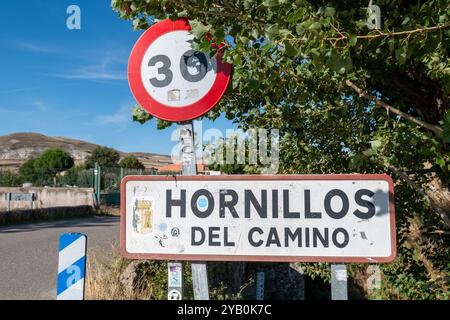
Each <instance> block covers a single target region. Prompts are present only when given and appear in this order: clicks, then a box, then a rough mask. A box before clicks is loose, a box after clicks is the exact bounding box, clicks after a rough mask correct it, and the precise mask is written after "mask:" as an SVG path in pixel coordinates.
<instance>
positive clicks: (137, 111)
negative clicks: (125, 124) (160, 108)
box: [131, 105, 153, 124]
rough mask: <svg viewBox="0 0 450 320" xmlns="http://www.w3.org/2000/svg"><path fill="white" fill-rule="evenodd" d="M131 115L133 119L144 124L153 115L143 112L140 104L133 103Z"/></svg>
mask: <svg viewBox="0 0 450 320" xmlns="http://www.w3.org/2000/svg"><path fill="white" fill-rule="evenodd" d="M131 115H132V117H133V121H136V122H139V123H140V124H144V123H146V122H147V121H149V120H150V119H152V118H153V116H151V115H150V114H149V113H147V112H145V110H144V109H142V107H141V106H140V105H135V106H134V107H133V109H132V110H131Z"/></svg>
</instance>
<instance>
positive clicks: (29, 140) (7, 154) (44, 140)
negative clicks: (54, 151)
mask: <svg viewBox="0 0 450 320" xmlns="http://www.w3.org/2000/svg"><path fill="white" fill-rule="evenodd" d="M97 147H98V145H96V144H93V143H89V142H86V141H81V140H74V139H69V138H63V137H49V136H45V135H43V134H39V133H14V134H10V135H5V136H0V169H3V170H12V171H16V170H17V169H18V168H19V167H20V165H21V164H22V163H23V162H25V161H26V160H27V159H29V158H31V157H37V156H39V155H40V154H41V153H42V152H44V151H45V150H47V149H51V148H60V149H63V150H65V151H67V152H69V153H70V154H71V155H72V157H73V158H74V159H75V162H76V164H82V163H83V162H84V161H85V160H86V158H87V157H88V156H89V155H90V154H91V152H92V151H93V150H94V149H95V148H97ZM120 154H121V157H125V156H130V155H133V156H135V157H137V158H138V159H139V160H140V161H141V162H142V163H143V164H144V165H145V166H146V167H147V168H150V167H158V166H164V165H167V164H170V163H172V162H171V160H170V157H169V156H166V155H159V154H153V153H143V152H136V153H124V152H121V153H120Z"/></svg>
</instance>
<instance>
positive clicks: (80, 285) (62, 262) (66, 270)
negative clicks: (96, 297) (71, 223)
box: [56, 233, 87, 300]
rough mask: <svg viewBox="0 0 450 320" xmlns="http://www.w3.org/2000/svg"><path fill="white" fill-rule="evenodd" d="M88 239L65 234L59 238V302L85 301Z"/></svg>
mask: <svg viewBox="0 0 450 320" xmlns="http://www.w3.org/2000/svg"><path fill="white" fill-rule="evenodd" d="M86 247H87V237H86V235H85V234H81V233H64V234H62V235H61V236H60V238H59V258H58V281H57V293H56V299H57V300H83V299H84V283H85V274H86Z"/></svg>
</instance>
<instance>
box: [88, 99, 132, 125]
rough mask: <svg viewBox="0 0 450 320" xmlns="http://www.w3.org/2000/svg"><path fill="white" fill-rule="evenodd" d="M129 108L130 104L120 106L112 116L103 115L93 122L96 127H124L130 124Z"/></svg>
mask: <svg viewBox="0 0 450 320" xmlns="http://www.w3.org/2000/svg"><path fill="white" fill-rule="evenodd" d="M131 106H132V104H122V105H121V107H120V108H119V110H117V111H116V113H113V114H105V115H100V116H98V117H97V118H96V119H95V120H96V121H95V124H96V125H126V124H127V123H128V122H131V112H130V110H131Z"/></svg>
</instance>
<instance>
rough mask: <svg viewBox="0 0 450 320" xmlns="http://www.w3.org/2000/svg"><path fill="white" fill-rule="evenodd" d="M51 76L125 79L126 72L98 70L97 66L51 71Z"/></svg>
mask: <svg viewBox="0 0 450 320" xmlns="http://www.w3.org/2000/svg"><path fill="white" fill-rule="evenodd" d="M48 75H49V76H51V77H55V78H60V79H67V80H112V81H121V80H127V75H126V72H119V71H111V70H99V69H97V68H95V67H94V68H80V69H76V70H72V71H69V72H67V73H66V74H61V73H51V74H48Z"/></svg>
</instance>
